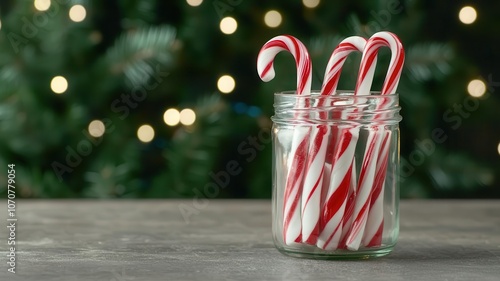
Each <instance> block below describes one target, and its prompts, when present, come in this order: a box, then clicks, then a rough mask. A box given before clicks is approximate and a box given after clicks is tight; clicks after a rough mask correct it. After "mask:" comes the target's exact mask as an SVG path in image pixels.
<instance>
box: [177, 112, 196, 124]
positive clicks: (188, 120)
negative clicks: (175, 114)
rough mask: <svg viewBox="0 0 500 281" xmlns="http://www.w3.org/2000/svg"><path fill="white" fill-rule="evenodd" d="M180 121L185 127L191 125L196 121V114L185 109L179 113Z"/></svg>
mask: <svg viewBox="0 0 500 281" xmlns="http://www.w3.org/2000/svg"><path fill="white" fill-rule="evenodd" d="M180 121H181V123H182V125H185V126H189V125H193V123H194V121H196V113H195V112H194V111H193V110H192V109H190V108H185V109H183V110H182V111H181V113H180Z"/></svg>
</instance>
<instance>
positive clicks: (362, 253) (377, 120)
mask: <svg viewBox="0 0 500 281" xmlns="http://www.w3.org/2000/svg"><path fill="white" fill-rule="evenodd" d="M274 108H275V114H274V116H273V117H272V120H273V129H272V130H273V131H272V136H273V237H274V243H275V246H276V247H277V249H278V250H280V251H281V252H282V253H285V254H288V255H292V256H298V257H311V258H325V259H342V258H350V259H352V258H368V257H377V256H383V255H386V254H388V253H390V252H391V251H392V249H393V247H394V245H395V244H396V241H397V238H398V232H399V181H398V177H399V127H398V124H399V122H400V121H401V116H400V115H399V111H400V107H399V103H398V95H397V94H395V95H380V94H379V93H375V92H374V93H372V94H371V95H369V96H355V95H353V93H352V92H339V93H338V94H337V95H332V96H321V95H319V94H318V93H317V92H316V93H313V94H311V95H309V96H298V95H296V94H295V93H294V92H282V93H276V94H275V103H274Z"/></svg>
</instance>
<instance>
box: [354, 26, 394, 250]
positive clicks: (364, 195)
mask: <svg viewBox="0 0 500 281" xmlns="http://www.w3.org/2000/svg"><path fill="white" fill-rule="evenodd" d="M383 46H388V47H389V48H390V49H391V53H392V54H391V61H390V63H389V70H388V72H387V75H386V78H385V81H384V85H383V87H382V92H381V94H383V95H386V94H394V93H395V92H396V88H397V86H398V83H399V79H400V77H401V71H402V69H403V63H404V50H403V46H402V44H401V41H400V40H399V38H398V37H397V36H396V35H395V34H393V33H390V32H378V33H375V34H374V35H373V36H372V37H370V39H369V40H368V42H367V44H366V47H365V50H364V51H363V57H362V58H361V65H360V71H359V76H358V80H357V83H356V94H357V95H367V94H369V93H370V87H371V81H372V79H373V73H370V71H369V70H370V69H371V68H372V67H373V65H374V64H375V63H374V61H375V59H376V57H377V54H378V50H379V49H380V48H381V47H383ZM367 81H369V83H368V82H367ZM384 106H386V104H381V105H379V106H378V107H377V109H381V108H382V109H383V108H384ZM376 118H377V117H376ZM383 142H390V136H387V134H386V133H385V130H384V128H383V126H374V127H372V128H371V129H370V130H369V135H368V140H367V147H366V149H365V154H364V157H363V164H362V166H361V170H360V175H359V179H358V188H357V197H356V204H355V207H354V213H353V216H354V220H353V224H352V226H351V230H350V232H349V236H348V238H347V241H346V246H347V248H348V249H350V250H358V249H359V246H360V244H361V241H362V238H363V235H364V233H365V228H366V226H367V220H368V214H369V212H370V210H373V215H372V218H373V221H374V222H375V223H370V224H369V229H368V230H367V233H370V234H372V233H373V235H374V236H375V235H380V236H381V235H382V234H377V233H378V231H379V229H381V231H382V230H383V192H378V197H381V198H380V199H379V198H375V197H374V198H372V196H371V195H372V194H373V193H375V192H374V190H376V188H375V186H376V185H378V184H379V182H376V180H375V176H376V174H377V173H379V174H380V175H382V174H383V175H382V176H381V179H385V172H383V170H381V169H383V167H382V166H381V165H382V164H383V163H385V166H387V160H384V158H387V155H388V152H389V150H388V147H387V149H386V151H387V152H384V151H385V150H384V148H385V146H388V143H383ZM380 147H382V151H381V150H380ZM384 153H385V154H384ZM379 158H380V161H379ZM380 188H382V189H383V180H382V183H380ZM372 202H373V203H374V204H377V206H372ZM374 208H375V209H374ZM375 210H380V211H375ZM374 229H375V230H374ZM365 240H366V241H369V242H370V241H372V240H373V237H366V238H365Z"/></svg>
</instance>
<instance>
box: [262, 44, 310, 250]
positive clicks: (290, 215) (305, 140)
mask: <svg viewBox="0 0 500 281" xmlns="http://www.w3.org/2000/svg"><path fill="white" fill-rule="evenodd" d="M281 51H288V52H290V53H291V54H292V55H293V56H294V58H295V63H296V66H297V94H298V95H309V94H310V92H311V81H312V73H311V67H312V66H311V60H310V58H309V53H308V52H307V49H306V47H305V46H304V44H302V43H301V42H300V41H299V40H298V39H297V38H295V37H293V36H289V35H282V36H277V37H274V38H272V39H271V40H269V41H268V42H267V43H266V44H264V46H263V47H262V48H261V50H260V52H259V56H258V58H257V71H258V73H259V76H260V78H261V79H262V80H263V81H264V82H267V81H270V80H272V79H273V78H274V76H275V72H274V68H273V62H274V58H275V56H276V55H277V54H278V53H279V52H281ZM298 106H299V107H300V106H303V105H301V104H299V105H298ZM309 132H310V129H309V128H308V127H301V126H297V127H296V128H295V130H294V133H293V139H292V147H291V150H290V155H289V157H288V161H287V165H288V174H287V178H286V184H285V194H284V204H283V205H284V208H283V239H284V241H285V244H287V245H290V244H293V243H298V242H301V241H302V237H301V214H300V209H299V206H298V205H299V202H300V195H301V188H302V187H301V185H302V181H303V179H304V168H305V164H306V159H307V149H308V144H309Z"/></svg>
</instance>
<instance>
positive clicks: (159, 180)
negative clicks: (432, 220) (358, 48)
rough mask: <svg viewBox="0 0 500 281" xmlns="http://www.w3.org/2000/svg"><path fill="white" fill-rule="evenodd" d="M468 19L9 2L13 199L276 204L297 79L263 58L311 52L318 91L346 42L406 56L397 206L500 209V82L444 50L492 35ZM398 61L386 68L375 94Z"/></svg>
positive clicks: (353, 4)
mask: <svg viewBox="0 0 500 281" xmlns="http://www.w3.org/2000/svg"><path fill="white" fill-rule="evenodd" d="M462 6H464V5H460V4H443V3H434V1H411V0H409V1H398V0H379V1H350V2H346V1H344V2H339V1H320V0H303V1H300V0H295V1H279V2H277V1H274V2H269V1H263V0H259V1H244V0H214V1H203V0H187V1H157V0H110V1H89V0H10V1H2V2H1V4H0V9H1V10H0V32H1V34H0V81H1V85H2V87H0V101H1V107H0V132H1V135H2V136H3V137H2V138H1V140H0V151H1V155H2V157H1V158H0V166H2V167H6V166H7V164H15V165H16V175H17V177H16V178H17V182H16V184H17V191H18V194H19V195H18V196H22V197H27V198H48V197H51V198H67V197H91V198H109V197H126V198H128V197H134V198H144V197H174V198H178V197H211V198H212V197H222V198H224V197H251V198H268V197H270V195H271V144H270V132H269V131H270V127H271V122H270V116H271V115H272V114H273V108H272V104H273V95H272V93H273V92H276V91H278V90H288V89H289V90H291V89H294V84H295V77H296V74H295V67H294V65H293V61H292V60H290V58H289V57H287V56H286V55H280V56H278V57H277V59H276V63H275V67H276V72H277V73H279V74H278V75H279V76H280V79H275V80H273V81H272V82H270V83H262V82H261V81H260V80H259V78H258V76H257V74H256V70H255V61H256V56H257V52H258V51H259V49H260V47H261V46H262V45H263V43H264V42H265V41H267V40H268V39H270V38H272V37H273V36H276V35H279V34H293V35H294V36H296V37H298V38H300V39H301V40H302V41H303V42H304V43H305V44H306V45H307V47H308V49H309V51H310V53H311V56H312V59H313V70H314V77H313V89H319V88H320V86H321V82H322V81H321V78H322V76H323V73H324V68H325V66H326V62H327V60H328V58H329V56H330V54H331V52H332V51H333V49H334V48H335V46H336V45H337V44H338V43H339V42H340V41H341V40H342V39H343V38H345V37H347V36H351V35H360V36H364V37H369V36H370V35H371V34H373V33H375V32H377V31H380V30H388V31H392V32H394V33H396V34H398V35H399V36H400V38H401V39H402V41H403V43H404V44H405V48H406V63H405V70H404V73H403V76H402V79H401V82H400V86H399V90H398V92H400V99H401V106H402V108H403V111H402V115H403V118H404V120H403V121H402V123H401V156H402V170H401V187H402V188H401V192H402V195H403V196H405V197H491V196H496V197H500V192H499V191H498V189H493V188H492V187H493V186H499V179H498V178H495V175H496V174H498V172H500V170H499V167H498V154H497V153H496V146H497V145H498V140H500V135H499V132H498V129H497V128H498V125H497V124H498V122H497V121H498V117H496V116H497V114H495V113H496V108H497V106H499V102H498V97H495V95H497V94H498V87H499V84H500V83H498V82H495V79H496V80H500V77H496V76H494V74H493V73H492V72H486V73H484V72H481V71H480V67H482V66H481V65H477V66H476V65H474V64H472V63H471V61H472V59H471V58H469V57H467V54H468V53H469V52H472V51H473V50H472V51H471V49H467V48H465V47H463V46H464V43H463V42H462V41H460V36H455V37H453V36H451V35H449V34H459V35H460V34H473V29H471V27H473V28H476V29H477V30H480V28H481V24H483V25H487V24H488V23H487V22H486V20H485V21H482V22H481V23H480V22H477V23H475V22H474V21H475V19H476V17H477V10H476V9H475V8H473V7H468V8H466V9H465V10H464V9H462V10H461V8H462ZM486 10H487V7H486ZM459 11H460V18H459V17H457V15H459ZM435 15H440V16H438V17H436V16H435ZM492 17H494V15H492ZM491 20H494V19H493V18H492V19H491ZM485 22H486V23H485ZM466 23H467V24H466ZM471 30H472V31H471ZM445 31H446V34H448V35H447V36H443V33H445ZM389 57H390V54H389V51H388V50H382V51H381V52H380V55H379V68H378V69H380V70H381V71H377V73H376V77H375V83H374V86H373V89H374V90H376V89H380V87H381V83H382V82H383V78H384V75H385V72H384V71H382V70H383V69H385V68H386V67H387V65H388V61H389ZM359 59H360V55H357V56H356V55H353V56H352V57H350V58H349V59H348V61H347V63H346V64H345V66H344V70H343V75H342V78H341V81H340V85H339V89H353V88H354V81H355V78H356V75H357V71H358V65H359ZM384 67H385V68H384ZM469 82H470V83H469ZM495 90H497V91H496V92H495ZM478 138H481V139H480V140H479V139H478ZM481 140H483V141H481ZM484 140H488V141H484ZM498 149H499V150H500V147H499V148H498ZM499 153H500V151H499ZM495 164H497V165H495ZM0 179H2V180H3V181H4V182H5V181H6V174H5V173H3V174H1V173H0ZM2 191H3V193H4V194H5V189H2Z"/></svg>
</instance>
